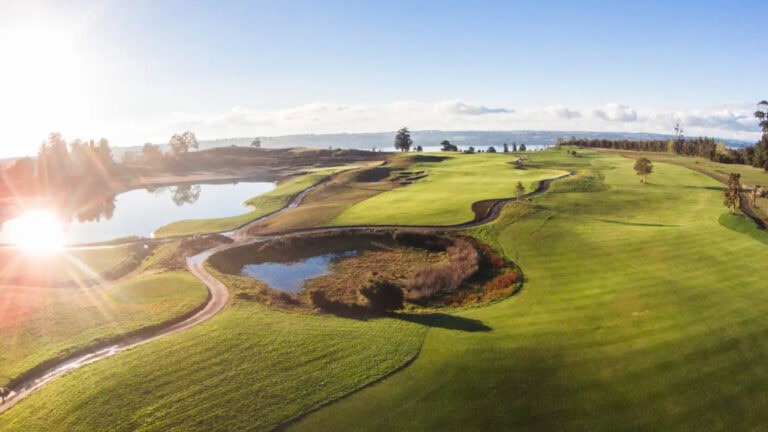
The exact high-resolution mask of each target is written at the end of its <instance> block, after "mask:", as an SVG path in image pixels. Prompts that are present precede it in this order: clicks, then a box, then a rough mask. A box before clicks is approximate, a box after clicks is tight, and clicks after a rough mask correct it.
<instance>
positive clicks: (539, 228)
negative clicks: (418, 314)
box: [294, 152, 768, 431]
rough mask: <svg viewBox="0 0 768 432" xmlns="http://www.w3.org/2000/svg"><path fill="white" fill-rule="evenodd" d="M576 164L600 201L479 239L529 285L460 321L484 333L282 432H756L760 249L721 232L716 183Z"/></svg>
mask: <svg viewBox="0 0 768 432" xmlns="http://www.w3.org/2000/svg"><path fill="white" fill-rule="evenodd" d="M585 153H587V156H589V157H585V158H583V159H579V160H578V163H584V164H590V165H592V166H593V167H598V168H601V169H602V172H603V173H605V175H606V184H607V185H608V186H609V188H608V189H607V190H604V191H602V192H590V193H557V194H554V193H553V194H548V195H545V196H542V197H540V198H537V199H536V204H537V205H536V206H535V207H533V208H531V209H529V211H521V210H520V209H519V208H515V207H514V206H512V207H509V208H508V210H507V211H505V216H504V217H503V218H502V219H500V220H499V221H497V222H496V223H494V224H493V225H491V226H490V227H484V228H482V229H479V230H477V231H476V232H477V233H478V234H479V235H481V236H482V237H485V238H489V239H490V240H492V241H493V240H495V241H496V242H497V244H498V245H499V246H500V247H501V248H502V250H503V252H504V253H505V254H506V255H507V256H509V257H511V258H513V259H515V260H517V261H518V262H519V263H520V265H521V266H522V268H523V269H524V271H525V274H526V277H527V278H528V281H527V283H526V285H525V287H524V288H523V291H522V292H521V293H520V294H518V295H517V296H516V297H514V298H512V299H510V300H507V301H504V302H501V303H498V304H496V305H494V306H491V307H488V308H481V309H475V310H471V311H466V312H462V314H461V315H462V316H465V317H468V318H473V319H478V320H480V321H482V322H483V323H484V324H485V325H488V326H490V327H492V328H493V330H492V331H490V332H488V333H464V332H457V331H449V330H442V329H433V330H431V331H430V332H429V333H428V336H427V339H426V341H425V345H424V347H423V348H422V351H421V354H420V356H419V358H418V359H417V360H416V361H415V362H414V364H413V365H411V366H410V367H408V368H407V369H405V370H404V371H403V372H401V373H398V374H396V375H394V376H393V377H391V378H389V379H386V380H384V381H383V382H381V383H379V384H376V385H374V386H372V387H370V388H368V389H366V390H363V391H361V392H359V393H356V394H355V395H352V396H351V397H349V398H346V399H344V400H343V401H340V402H338V403H335V404H333V405H331V406H329V407H327V408H325V409H323V410H320V411H318V412H317V413H315V414H314V415H311V416H309V417H308V418H306V419H305V421H303V422H301V423H299V424H298V425H296V427H295V428H294V429H295V430H354V431H361V430H457V431H459V430H460V431H473V430H478V431H479V430H548V431H549V430H591V431H594V430H606V431H620V430H638V429H640V430H750V429H754V430H759V429H764V428H765V427H766V424H768V397H766V393H765V390H764V389H765V387H766V385H768V368H765V367H764V363H765V362H764V360H765V358H766V356H768V320H766V319H765V313H764V310H765V308H764V306H763V305H764V304H765V302H766V301H768V291H766V290H765V284H764V281H765V276H766V270H765V263H766V262H768V250H767V249H766V248H765V245H764V244H762V243H761V242H759V241H756V240H754V239H752V238H750V237H748V236H745V235H741V234H737V233H734V232H733V231H731V230H729V229H727V228H725V227H723V226H721V225H720V224H719V223H718V218H719V217H720V215H721V214H722V213H723V212H724V211H725V208H724V207H723V206H722V204H721V201H722V199H721V192H720V191H718V190H712V189H709V188H710V187H714V186H718V184H717V183H716V182H715V181H714V180H712V179H709V178H707V177H705V176H703V175H701V174H698V173H695V172H693V171H690V170H687V169H685V168H683V167H680V166H674V165H666V164H657V165H656V170H655V172H654V174H653V175H652V176H651V178H650V181H651V184H649V185H642V184H640V183H639V182H638V179H637V176H636V175H635V174H634V172H633V171H632V161H631V160H628V159H622V158H616V157H608V156H605V157H601V156H594V153H592V152H585ZM536 157H537V158H539V159H544V158H550V157H554V156H551V155H545V154H541V155H536ZM512 221H514V222H515V223H510V222H512ZM759 234H761V235H762V236H767V235H768V234H765V233H759Z"/></svg>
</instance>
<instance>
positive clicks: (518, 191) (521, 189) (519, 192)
mask: <svg viewBox="0 0 768 432" xmlns="http://www.w3.org/2000/svg"><path fill="white" fill-rule="evenodd" d="M524 194H525V186H523V183H522V182H517V184H516V185H515V197H517V200H518V201H520V200H522V199H523V195H524Z"/></svg>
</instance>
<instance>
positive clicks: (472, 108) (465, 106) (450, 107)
mask: <svg viewBox="0 0 768 432" xmlns="http://www.w3.org/2000/svg"><path fill="white" fill-rule="evenodd" d="M436 106H437V108H438V109H439V110H442V111H445V112H447V113H450V114H458V115H485V114H511V113H513V112H514V110H511V109H507V108H488V107H486V106H485V105H476V104H473V103H468V102H462V101H460V100H453V101H445V102H439V103H437V104H436Z"/></svg>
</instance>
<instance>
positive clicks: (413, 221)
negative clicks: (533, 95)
mask: <svg viewBox="0 0 768 432" xmlns="http://www.w3.org/2000/svg"><path fill="white" fill-rule="evenodd" d="M443 156H444V155H443ZM516 159H517V157H515V156H510V155H505V154H490V153H483V154H466V155H465V154H451V155H450V158H449V159H446V160H444V161H442V162H418V163H414V164H412V165H410V166H409V167H408V170H409V171H425V173H426V174H427V177H426V178H423V179H421V180H418V181H416V182H415V183H413V184H411V185H408V186H405V187H402V188H397V189H393V190H391V191H387V192H383V193H381V194H378V195H376V196H374V197H371V198H368V199H366V200H365V201H362V202H360V203H357V204H354V205H352V206H351V207H349V208H348V209H346V210H345V211H344V212H343V213H342V214H340V215H339V216H337V217H336V218H335V219H334V220H333V222H332V223H333V224H334V225H357V224H377V225H384V224H398V225H427V224H431V225H450V224H458V223H461V222H467V221H471V220H472V219H473V218H474V213H472V203H473V202H475V201H481V200H486V199H492V198H509V197H514V196H515V186H516V185H517V182H518V181H519V182H522V183H523V185H524V186H525V188H526V192H531V191H533V190H534V189H536V187H538V182H539V181H541V180H544V179H548V178H553V177H558V176H560V175H563V174H565V173H566V172H565V171H562V170H557V169H516V168H515V166H514V161H515V160H516Z"/></svg>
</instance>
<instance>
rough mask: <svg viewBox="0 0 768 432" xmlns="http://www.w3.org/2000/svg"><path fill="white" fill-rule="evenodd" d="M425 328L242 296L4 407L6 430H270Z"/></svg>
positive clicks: (374, 367)
mask: <svg viewBox="0 0 768 432" xmlns="http://www.w3.org/2000/svg"><path fill="white" fill-rule="evenodd" d="M425 330H426V328H425V327H423V326H421V325H419V324H414V323H410V322H407V321H401V320H395V319H379V320H373V321H368V322H365V321H358V320H353V319H343V318H332V317H327V316H317V315H308V314H292V313H286V312H277V311H272V310H269V309H268V308H266V307H263V306H260V305H258V304H256V303H249V302H244V301H238V302H237V303H236V304H235V305H234V306H232V307H230V308H229V309H227V310H226V311H225V312H224V313H222V314H221V315H219V316H217V317H215V318H214V319H213V320H212V321H211V322H209V323H206V324H203V325H201V326H198V327H195V328H192V329H190V330H188V331H185V332H183V333H180V334H178V335H174V336H171V337H167V338H163V339H160V340H157V341H155V342H152V343H151V344H149V345H145V346H142V347H139V348H137V349H134V350H131V351H129V352H126V353H121V354H119V355H116V356H114V357H111V358H109V359H106V360H104V361H101V362H98V363H95V364H93V365H91V366H88V367H86V368H84V369H82V370H79V371H76V372H74V373H71V374H69V375H67V376H64V377H62V378H60V379H58V380H56V381H54V382H53V383H51V384H50V385H48V386H46V387H45V388H44V389H43V390H42V391H40V392H38V393H36V394H34V395H32V396H31V397H29V398H28V399H26V400H24V401H22V402H21V403H19V404H18V406H16V407H14V408H13V409H12V410H10V411H8V412H6V413H5V414H2V415H0V430H3V431H29V430H66V431H73V432H74V431H95V430H121V431H135V430H141V431H245V430H270V429H272V428H274V427H275V426H277V425H278V424H280V422H282V421H285V420H286V419H289V418H291V417H294V416H296V415H298V414H301V413H302V412H305V411H306V410H308V409H311V408H313V407H316V406H318V405H319V404H321V403H323V402H326V401H328V400H332V399H335V398H338V397H340V396H343V395H344V394H347V393H349V392H350V391H352V390H354V389H356V388H358V387H360V386H362V385H364V384H366V383H368V382H370V381H372V380H375V379H377V378H379V377H381V376H383V375H385V374H387V373H389V372H391V371H393V370H395V369H396V368H397V367H399V366H401V365H403V364H404V363H405V362H407V361H408V360H409V359H411V358H413V357H414V356H415V355H416V353H417V352H418V349H419V346H420V345H421V342H422V339H423V336H424V333H425ZM73 388H75V389H76V390H74V391H73Z"/></svg>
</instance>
